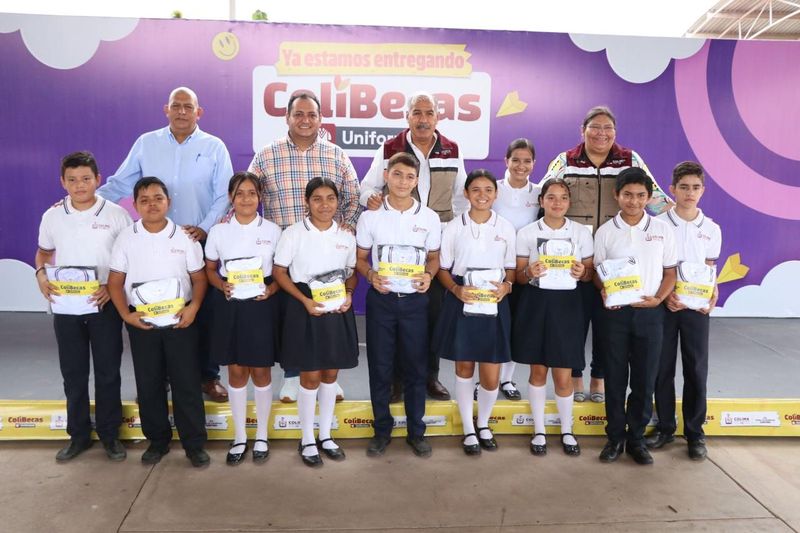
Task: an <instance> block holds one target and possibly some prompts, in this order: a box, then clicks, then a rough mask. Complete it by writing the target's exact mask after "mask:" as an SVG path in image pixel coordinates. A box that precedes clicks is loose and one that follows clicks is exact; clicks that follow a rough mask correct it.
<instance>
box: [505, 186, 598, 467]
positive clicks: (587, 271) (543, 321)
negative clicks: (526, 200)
mask: <svg viewBox="0 0 800 533" xmlns="http://www.w3.org/2000/svg"><path fill="white" fill-rule="evenodd" d="M539 203H540V204H541V206H542V208H543V209H544V217H542V218H540V219H539V220H537V221H536V222H533V223H532V224H529V225H527V226H525V227H524V228H522V229H521V230H520V231H519V234H518V235H517V279H518V280H520V282H527V283H528V285H526V286H525V288H524V289H523V292H522V294H521V295H520V300H519V304H518V306H517V309H516V314H515V316H514V334H513V338H512V343H511V347H512V354H513V358H514V361H516V362H518V363H523V364H528V365H531V374H530V380H529V385H528V391H529V398H530V402H531V414H532V415H533V423H534V436H533V440H532V441H531V453H533V454H534V455H544V454H546V453H547V443H546V441H545V427H544V407H545V402H546V391H545V384H546V382H547V369H548V368H550V369H552V374H553V383H554V386H555V393H556V406H557V407H558V414H559V417H560V418H561V444H562V447H563V449H564V452H565V453H566V454H567V455H579V454H580V447H579V446H578V442H577V441H576V440H575V436H574V435H573V434H572V402H573V389H572V370H571V369H573V368H580V367H581V366H582V365H583V360H584V353H583V329H582V328H583V326H582V324H583V317H582V309H583V307H582V305H581V295H580V290H579V289H578V288H577V280H584V281H586V280H589V279H591V277H592V270H593V269H592V256H593V253H594V252H593V244H592V235H591V233H590V231H589V230H588V228H586V227H585V226H584V225H583V224H579V223H577V222H573V221H572V220H570V219H568V218H566V217H565V216H564V215H565V213H566V212H567V210H568V209H569V203H570V192H569V187H568V186H567V184H566V182H564V180H563V179H552V180H549V181H547V182H546V183H545V184H544V185H543V186H542V192H541V194H540V196H539Z"/></svg>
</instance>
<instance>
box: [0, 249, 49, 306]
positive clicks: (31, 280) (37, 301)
mask: <svg viewBox="0 0 800 533" xmlns="http://www.w3.org/2000/svg"><path fill="white" fill-rule="evenodd" d="M35 274H36V271H35V269H34V268H33V267H32V266H30V265H29V264H27V263H23V262H22V261H17V260H16V259H0V311H47V309H48V305H47V300H45V299H44V296H42V293H41V292H39V286H38V285H37V284H36V275H35Z"/></svg>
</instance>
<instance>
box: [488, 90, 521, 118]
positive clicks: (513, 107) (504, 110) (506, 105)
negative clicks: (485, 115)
mask: <svg viewBox="0 0 800 533" xmlns="http://www.w3.org/2000/svg"><path fill="white" fill-rule="evenodd" d="M526 107H528V103H527V102H523V101H522V100H520V99H519V91H512V92H510V93H508V94H507V95H506V97H505V99H504V100H503V103H502V105H500V110H499V111H497V115H495V116H496V117H505V116H507V115H515V114H517V113H522V112H523V111H525V108H526Z"/></svg>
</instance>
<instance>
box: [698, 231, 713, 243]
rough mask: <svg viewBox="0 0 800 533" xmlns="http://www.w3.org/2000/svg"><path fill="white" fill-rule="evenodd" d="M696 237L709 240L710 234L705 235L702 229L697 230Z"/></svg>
mask: <svg viewBox="0 0 800 533" xmlns="http://www.w3.org/2000/svg"><path fill="white" fill-rule="evenodd" d="M697 238H698V239H701V240H703V241H710V240H711V235H706V234H705V233H703V232H702V231H698V232H697Z"/></svg>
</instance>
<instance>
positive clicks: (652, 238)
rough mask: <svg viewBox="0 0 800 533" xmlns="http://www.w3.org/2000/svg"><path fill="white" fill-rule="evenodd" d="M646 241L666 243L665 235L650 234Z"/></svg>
mask: <svg viewBox="0 0 800 533" xmlns="http://www.w3.org/2000/svg"><path fill="white" fill-rule="evenodd" d="M644 240H645V241H647V242H650V241H657V242H663V241H664V236H663V235H653V234H651V233H648V234H647V235H646V236H645V238H644Z"/></svg>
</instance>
